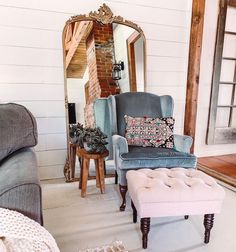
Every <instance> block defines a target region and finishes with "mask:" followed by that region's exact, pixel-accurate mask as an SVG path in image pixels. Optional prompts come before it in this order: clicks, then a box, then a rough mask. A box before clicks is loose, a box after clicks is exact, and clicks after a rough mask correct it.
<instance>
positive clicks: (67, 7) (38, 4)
mask: <svg viewBox="0 0 236 252" xmlns="http://www.w3.org/2000/svg"><path fill="white" fill-rule="evenodd" d="M103 2H105V3H107V4H110V3H111V2H117V3H127V4H130V3H132V5H133V6H134V7H135V6H136V5H141V6H149V7H152V8H153V9H154V8H163V9H173V10H179V11H190V10H191V2H190V1H189V0H174V1H173V0H158V1H157V0H145V1H143V0H135V1H133V0H106V1H100V0H96V4H98V5H99V4H102V3H103ZM69 3H70V4H68V2H61V3H60V4H55V3H54V2H53V1H49V2H47V1H36V0H31V1H28V0H21V1H18V0H1V4H4V5H7V6H13V7H14V6H17V7H24V8H33V9H41V10H50V11H51V10H54V11H58V12H64V13H65V12H74V11H75V13H78V12H79V7H80V8H83V10H84V11H85V12H86V13H88V12H89V11H91V10H92V9H95V8H96V6H95V2H94V1H93V0H87V1H86V5H84V4H83V6H79V5H78V0H70V1H69Z"/></svg>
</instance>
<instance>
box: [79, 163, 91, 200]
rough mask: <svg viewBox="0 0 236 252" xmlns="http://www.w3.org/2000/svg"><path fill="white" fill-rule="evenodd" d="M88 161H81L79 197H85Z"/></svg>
mask: <svg viewBox="0 0 236 252" xmlns="http://www.w3.org/2000/svg"><path fill="white" fill-rule="evenodd" d="M89 161H90V160H89V159H88V158H84V159H83V174H82V188H81V197H83V198H84V197H85V196H86V190H87V181H88V172H89Z"/></svg>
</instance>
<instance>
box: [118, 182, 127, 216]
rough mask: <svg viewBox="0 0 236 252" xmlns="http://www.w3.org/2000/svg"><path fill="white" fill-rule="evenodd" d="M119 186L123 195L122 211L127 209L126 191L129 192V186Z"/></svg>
mask: <svg viewBox="0 0 236 252" xmlns="http://www.w3.org/2000/svg"><path fill="white" fill-rule="evenodd" d="M119 187H120V194H121V197H122V203H121V205H120V211H125V207H126V193H127V190H128V187H127V186H122V185H119Z"/></svg>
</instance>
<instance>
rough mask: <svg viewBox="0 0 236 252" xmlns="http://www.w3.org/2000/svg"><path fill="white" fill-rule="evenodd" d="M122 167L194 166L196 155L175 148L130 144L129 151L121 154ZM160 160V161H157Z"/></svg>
mask: <svg viewBox="0 0 236 252" xmlns="http://www.w3.org/2000/svg"><path fill="white" fill-rule="evenodd" d="M120 157H121V160H122V164H121V167H122V169H133V168H139V167H140V168H159V167H166V168H173V167H183V168H194V167H196V161H197V160H196V156H194V155H192V154H189V153H184V152H179V151H176V150H175V149H166V148H153V147H137V146H129V152H128V153H123V154H121V155H120ZM157 160H158V162H157Z"/></svg>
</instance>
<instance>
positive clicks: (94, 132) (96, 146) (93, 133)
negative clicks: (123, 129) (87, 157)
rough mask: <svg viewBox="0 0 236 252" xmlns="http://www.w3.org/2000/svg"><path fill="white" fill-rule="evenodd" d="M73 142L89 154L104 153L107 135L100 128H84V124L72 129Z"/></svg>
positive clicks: (73, 126)
mask: <svg viewBox="0 0 236 252" xmlns="http://www.w3.org/2000/svg"><path fill="white" fill-rule="evenodd" d="M70 138H71V141H72V142H73V143H75V144H77V145H79V146H80V147H81V148H84V149H85V150H86V151H87V152H89V153H103V152H104V151H106V144H107V141H106V139H107V135H106V134H104V133H103V132H102V131H101V129H100V128H99V127H95V128H90V127H83V125H82V124H79V123H78V124H77V125H72V126H71V127H70Z"/></svg>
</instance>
